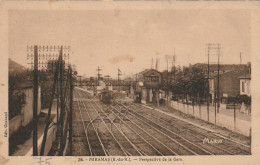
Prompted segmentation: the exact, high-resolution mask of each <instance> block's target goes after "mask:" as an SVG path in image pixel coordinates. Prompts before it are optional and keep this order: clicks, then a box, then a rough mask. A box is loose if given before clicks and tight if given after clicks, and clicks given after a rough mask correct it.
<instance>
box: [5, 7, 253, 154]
mask: <svg viewBox="0 0 260 165" xmlns="http://www.w3.org/2000/svg"><path fill="white" fill-rule="evenodd" d="M241 17H243V19H242V18H241ZM241 20H243V21H241ZM249 20H250V12H248V11H247V10H236V11H230V10H215V11H212V10H204V11H198V10H194V11H185V10H180V11H179V10H178V11H177V10H150V11H138V10H137V11H106V10H104V11H18V10H17V11H15V10H14V11H9V40H10V44H9V45H10V47H9V53H10V54H9V66H8V69H9V71H8V72H9V88H8V89H9V123H10V124H9V125H10V126H9V133H10V136H9V154H10V155H14V156H24V155H31V154H33V155H52V156H54V155H57V156H58V155H75V156H170V155H250V152H251V150H250V148H251V92H250V82H251V58H250V56H251V51H250V22H249ZM72 22H73V23H72ZM36 23H37V24H36ZM32 151H33V152H32Z"/></svg>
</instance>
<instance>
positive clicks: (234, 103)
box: [234, 102, 236, 131]
mask: <svg viewBox="0 0 260 165" xmlns="http://www.w3.org/2000/svg"><path fill="white" fill-rule="evenodd" d="M234 131H236V103H235V102H234Z"/></svg>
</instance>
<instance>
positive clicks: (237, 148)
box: [75, 90, 249, 156]
mask: <svg viewBox="0 0 260 165" xmlns="http://www.w3.org/2000/svg"><path fill="white" fill-rule="evenodd" d="M75 91H76V92H75V96H76V98H77V99H76V101H77V105H78V113H79V116H80V119H81V123H82V127H83V129H84V132H85V133H84V135H85V136H86V137H85V146H84V147H85V148H87V150H88V152H86V151H84V150H83V151H80V152H85V153H86V154H87V155H91V156H99V155H103V156H109V155H114V156H119V155H122V156H154V155H166V156H170V155H248V154H249V150H248V148H247V146H245V145H239V143H238V142H236V143H235V142H232V140H230V141H229V140H228V139H225V138H224V140H225V141H224V143H220V144H204V143H203V142H202V141H203V139H204V138H205V137H207V138H210V139H214V138H219V137H221V135H216V134H214V133H212V132H209V131H208V130H203V129H202V128H199V127H196V126H194V125H192V124H189V123H185V121H182V120H179V119H176V118H174V117H171V116H168V115H166V114H162V113H159V112H156V111H153V110H151V109H148V108H144V107H143V108H142V107H141V106H140V107H138V106H137V105H135V104H134V105H129V106H126V105H123V104H121V103H118V102H116V103H115V104H114V105H105V104H103V103H101V102H100V101H99V100H96V99H95V98H93V97H92V96H91V95H90V94H89V93H87V92H85V91H80V90H75ZM94 139H98V141H95V142H96V143H97V142H98V144H99V145H97V144H96V143H94ZM95 150H98V151H103V153H102V152H96V151H95ZM81 154H82V153H81Z"/></svg>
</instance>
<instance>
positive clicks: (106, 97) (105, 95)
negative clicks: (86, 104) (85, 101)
mask: <svg viewBox="0 0 260 165" xmlns="http://www.w3.org/2000/svg"><path fill="white" fill-rule="evenodd" d="M99 98H100V101H101V102H103V103H104V104H111V101H112V99H113V97H112V93H111V92H109V91H102V92H101V93H100V96H99Z"/></svg>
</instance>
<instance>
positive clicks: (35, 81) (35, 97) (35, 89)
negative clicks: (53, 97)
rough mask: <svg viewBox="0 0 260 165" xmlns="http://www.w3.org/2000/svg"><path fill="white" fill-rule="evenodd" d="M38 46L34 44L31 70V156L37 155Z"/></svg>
mask: <svg viewBox="0 0 260 165" xmlns="http://www.w3.org/2000/svg"><path fill="white" fill-rule="evenodd" d="M38 85H39V84H38V46H36V45H35V46H34V71H33V156H38V143H37V141H38V138H37V124H38V116H37V111H38Z"/></svg>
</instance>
